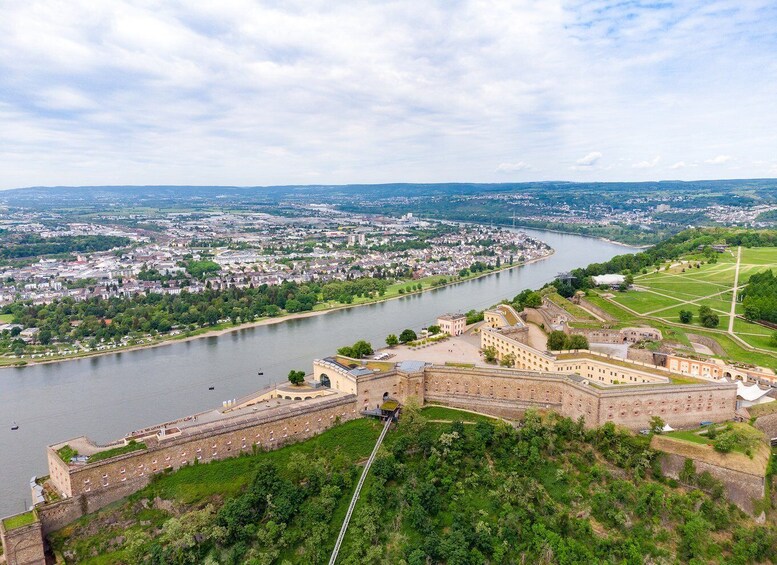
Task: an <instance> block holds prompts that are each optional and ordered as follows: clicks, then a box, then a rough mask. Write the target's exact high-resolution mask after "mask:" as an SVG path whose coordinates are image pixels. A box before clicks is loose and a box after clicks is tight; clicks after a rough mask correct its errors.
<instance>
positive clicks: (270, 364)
mask: <svg viewBox="0 0 777 565" xmlns="http://www.w3.org/2000/svg"><path fill="white" fill-rule="evenodd" d="M523 231H526V232H527V233H528V234H529V235H531V236H533V237H535V238H537V239H541V240H543V241H545V242H547V243H548V244H549V245H550V246H551V247H553V249H555V254H554V255H553V256H551V257H550V258H548V259H546V260H543V261H539V262H537V263H532V264H530V265H525V266H521V267H516V268H514V269H511V270H508V271H502V272H500V273H496V274H493V275H490V276H487V277H483V278H480V279H477V280H473V281H468V282H464V283H461V284H458V285H453V286H449V287H445V288H441V289H436V290H431V291H426V292H424V293H422V294H419V295H412V296H408V297H403V298H399V299H396V300H389V301H386V302H382V303H379V304H371V305H367V306H360V307H355V308H350V309H345V310H335V311H332V312H329V313H326V314H322V315H320V316H312V317H309V318H302V319H297V320H289V321H286V322H283V323H279V324H272V325H267V326H257V327H254V328H247V329H243V330H239V331H235V332H232V333H228V334H225V335H222V336H219V337H206V338H201V339H196V340H192V341H188V342H185V343H176V344H172V345H166V346H162V347H156V348H151V349H145V350H136V351H129V352H123V353H115V354H111V355H104V356H100V357H92V358H87V359H81V360H73V361H65V362H61V363H52V364H48V365H37V366H30V367H23V368H16V369H12V368H6V369H0V516H5V515H8V514H12V513H16V512H20V511H22V510H23V509H24V508H25V505H29V503H30V493H29V487H28V485H29V479H30V477H32V476H33V475H42V474H45V473H46V472H47V470H46V456H45V446H46V445H48V444H51V443H55V442H58V441H62V440H66V439H69V438H72V437H77V436H80V435H88V436H89V437H91V438H92V439H94V440H96V441H98V442H107V441H110V440H113V439H117V438H120V437H123V436H124V434H126V433H127V432H130V431H132V430H136V429H139V428H142V427H145V426H147V425H150V424H155V423H159V422H163V421H166V420H171V419H174V418H177V417H179V416H185V415H188V414H191V413H194V412H198V411H201V410H205V409H207V408H213V407H216V406H220V405H221V401H222V400H226V399H231V398H238V397H240V396H243V395H245V394H248V393H250V392H252V391H255V390H257V389H259V388H261V387H263V386H265V385H267V384H269V383H272V382H274V381H283V380H284V379H285V375H286V374H287V373H288V372H289V370H291V369H305V370H306V371H309V370H310V366H311V362H312V360H313V359H314V358H317V357H323V356H326V355H329V354H331V353H333V352H334V351H335V349H336V348H337V347H340V346H342V345H346V344H351V343H353V342H354V341H356V340H358V339H366V340H368V341H371V342H372V343H373V344H374V345H376V346H378V345H382V344H383V340H384V339H385V337H386V335H387V334H389V333H396V334H398V333H399V332H400V331H401V330H402V329H403V328H408V327H409V328H419V327H422V326H426V325H429V324H431V323H433V322H434V320H435V318H436V317H437V316H438V315H439V314H442V313H445V312H457V311H466V310H469V309H472V308H477V309H482V308H485V307H487V306H491V305H492V304H495V303H497V302H499V301H500V300H501V299H503V298H508V297H509V298H512V297H513V296H515V295H516V294H518V292H520V291H521V290H523V289H524V288H538V287H540V286H542V285H543V284H545V283H546V282H548V281H550V280H552V279H553V278H554V277H555V276H556V274H558V273H559V272H561V271H568V270H570V269H572V268H575V267H582V266H585V265H587V264H589V263H594V262H601V261H606V260H607V259H609V258H611V257H613V256H614V255H618V254H622V253H630V252H633V251H634V249H633V248H627V247H623V246H620V245H615V244H612V243H608V242H606V241H602V240H598V239H592V238H586V237H581V236H576V235H567V234H559V233H554V232H547V231H538V230H523ZM259 371H262V372H264V376H261V377H260V376H258V375H257V373H258V372H259ZM210 385H214V386H215V387H216V390H215V391H209V390H208V387H209V386H210ZM12 421H16V422H17V423H18V424H19V426H20V428H19V430H17V431H11V429H10V426H11V422H12Z"/></svg>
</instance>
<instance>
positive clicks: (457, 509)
mask: <svg viewBox="0 0 777 565" xmlns="http://www.w3.org/2000/svg"><path fill="white" fill-rule="evenodd" d="M446 421H447V423H445V422H446ZM379 433H380V425H379V424H378V423H377V422H374V421H370V420H365V419H360V420H354V421H351V422H347V423H345V424H341V425H340V426H336V427H334V428H333V429H331V430H329V431H327V432H324V433H323V434H321V435H319V436H316V437H315V438H313V439H311V440H308V441H306V442H303V443H300V444H296V445H292V446H290V447H287V448H284V449H281V450H278V451H272V452H268V453H256V454H254V455H245V456H242V457H237V458H234V459H228V460H223V461H216V462H212V463H209V464H205V465H192V466H188V467H184V468H183V469H181V470H179V471H177V472H175V473H171V474H164V475H162V476H159V477H157V479H156V480H155V481H154V483H153V484H152V485H151V486H149V487H147V488H146V489H144V490H143V491H140V492H139V493H137V494H135V495H133V496H132V497H130V498H129V499H127V500H126V501H124V502H122V503H120V504H118V505H112V506H110V507H108V508H106V509H104V510H102V511H100V513H99V514H97V515H90V516H86V517H85V518H83V519H81V520H79V521H78V522H76V523H75V524H73V525H71V526H68V527H67V528H65V529H64V530H62V531H61V532H59V533H57V534H55V535H54V536H53V539H52V544H53V547H54V549H55V550H56V551H57V552H59V553H60V554H61V555H63V556H65V558H66V559H67V562H68V563H76V562H81V561H88V560H89V559H91V558H94V556H97V555H99V556H100V557H99V563H133V564H135V563H137V564H147V565H161V564H165V565H175V564H184V563H235V564H237V563H248V564H259V563H266V564H270V563H279V564H286V563H288V564H296V563H300V564H302V563H304V564H321V563H326V562H327V560H328V559H329V555H330V553H331V551H332V548H333V546H334V542H335V538H336V536H337V532H338V531H339V529H340V525H341V523H342V520H343V517H344V515H345V511H346V508H347V506H348V502H349V500H350V495H351V492H352V491H353V488H354V486H355V483H356V481H357V480H358V477H359V473H360V471H361V467H360V466H359V465H358V463H359V462H360V461H363V459H364V458H365V457H366V456H367V455H368V454H369V453H370V450H371V448H372V444H373V442H374V441H375V438H376V437H377V435H378V434H379ZM649 442H650V438H648V437H645V436H639V435H637V436H635V435H633V434H631V433H630V432H626V431H623V430H619V429H617V428H616V427H615V426H613V425H612V423H609V424H607V425H605V426H603V427H602V428H599V429H595V430H586V429H584V428H583V426H582V423H581V422H575V421H572V420H569V419H566V418H561V417H559V416H557V415H555V414H549V415H547V416H544V417H541V416H540V415H539V414H538V413H536V412H533V411H529V412H528V413H527V414H526V417H525V419H524V421H523V422H522V425H521V426H520V427H517V428H516V427H513V426H510V425H508V424H505V423H503V422H498V421H496V420H493V419H490V418H486V417H484V416H479V415H474V414H469V413H463V412H458V411H454V410H450V409H447V408H441V407H431V408H427V409H424V410H422V411H420V412H419V411H418V409H417V408H415V407H413V406H408V407H405V409H404V410H403V414H402V418H401V419H400V422H399V425H398V427H397V428H396V429H394V430H392V431H391V432H390V433H389V434H388V436H387V437H386V440H385V442H384V444H383V447H382V448H381V450H380V452H379V453H378V457H377V458H376V460H375V462H374V464H373V466H372V468H371V470H370V474H369V475H368V478H367V481H366V482H365V485H364V488H363V490H362V492H361V496H360V498H359V501H358V504H357V506H356V509H355V511H354V513H353V517H352V519H351V522H350V526H349V529H348V532H347V535H346V537H345V540H344V543H343V545H342V548H341V550H340V554H339V558H338V563H340V564H343V565H373V564H374V565H379V564H383V563H397V564H405V565H429V564H449V565H470V564H471V565H486V564H513V563H516V564H517V563H527V564H528V563H544V564H560V565H573V564H574V565H576V564H580V563H592V564H593V563H611V564H619V565H621V564H626V565H644V564H646V563H667V564H668V563H698V564H702V563H704V564H706V563H725V564H730V565H745V564H757V563H770V562H772V560H773V559H774V556H775V555H777V529H776V528H775V526H774V524H773V522H772V521H771V518H768V519H767V523H766V524H764V525H759V524H756V523H755V522H754V521H753V520H752V519H751V518H749V517H748V516H746V515H744V514H743V513H742V512H741V511H740V510H738V509H737V508H736V507H735V506H733V505H732V504H729V503H727V502H726V501H725V498H724V497H723V496H722V494H723V487H722V485H721V484H720V483H719V482H717V481H716V480H715V479H713V478H712V477H711V476H710V475H709V473H700V474H697V473H696V470H695V468H694V466H693V465H686V469H684V471H683V473H682V484H680V483H678V482H677V481H674V480H670V479H666V478H664V477H662V476H661V475H660V465H659V464H658V459H657V455H658V454H657V453H656V452H655V451H653V450H651V449H650V447H649ZM89 562H97V561H89Z"/></svg>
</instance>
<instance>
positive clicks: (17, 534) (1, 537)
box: [0, 520, 46, 565]
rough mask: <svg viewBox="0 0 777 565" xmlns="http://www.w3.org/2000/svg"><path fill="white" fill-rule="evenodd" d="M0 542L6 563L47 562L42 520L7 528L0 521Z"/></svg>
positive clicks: (21, 564) (23, 564)
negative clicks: (10, 528)
mask: <svg viewBox="0 0 777 565" xmlns="http://www.w3.org/2000/svg"><path fill="white" fill-rule="evenodd" d="M0 542H2V544H3V550H4V555H3V557H5V563H6V565H42V564H44V563H46V556H45V554H44V550H43V548H44V546H43V532H42V530H41V522H40V521H38V520H36V521H35V522H33V523H32V524H29V525H27V526H22V527H21V528H14V529H13V530H10V531H8V530H6V529H5V526H4V525H3V524H2V522H0Z"/></svg>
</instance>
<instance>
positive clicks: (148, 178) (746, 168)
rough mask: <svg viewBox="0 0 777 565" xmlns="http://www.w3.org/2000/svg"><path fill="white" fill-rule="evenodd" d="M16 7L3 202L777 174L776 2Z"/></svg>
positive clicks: (10, 4)
mask: <svg viewBox="0 0 777 565" xmlns="http://www.w3.org/2000/svg"><path fill="white" fill-rule="evenodd" d="M0 10H1V11H0V188H12V187H22V186H47V185H109V184H113V185H115V184H121V185H125V184H145V185H156V184H176V185H238V186H247V185H248V186H255V185H279V184H347V183H381V182H521V181H534V180H573V181H640V180H661V179H685V180H691V179H714V178H752V177H777V31H775V30H777V2H774V0H763V1H760V0H733V1H716V0H701V1H692V0H689V1H681V2H663V1H660V0H656V1H653V2H642V1H638V0H615V1H612V2H602V1H598V0H590V1H570V2H559V1H556V0H536V1H520V0H515V1H507V2H503V1H499V0H492V1H487V0H483V1H470V2H468V1H459V0H443V1H439V2H432V1H423V0H410V1H405V0H385V1H376V2H363V1H359V0H351V1H349V2H344V1H338V0H324V1H319V0H301V1H295V0H283V1H280V0H278V1H266V2H254V1H248V0H218V1H210V0H197V1H196V2H191V1H188V0H186V1H180V2H178V1H167V2H151V1H142V0H138V1H125V0H104V1H100V2H94V1H93V0H84V1H81V0H41V1H37V0H5V1H4V2H3V3H2V8H1V9H0Z"/></svg>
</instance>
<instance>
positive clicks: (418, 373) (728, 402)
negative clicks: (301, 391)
mask: <svg viewBox="0 0 777 565" xmlns="http://www.w3.org/2000/svg"><path fill="white" fill-rule="evenodd" d="M534 351H535V352H536V350H534ZM536 353H537V354H538V355H540V357H539V359H541V360H542V366H541V367H540V368H539V370H525V369H514V368H496V367H472V368H469V367H453V366H441V365H432V364H428V363H423V362H415V361H409V362H407V361H406V362H401V363H397V364H396V365H394V366H393V368H391V369H388V370H382V369H377V368H375V369H370V368H368V367H367V366H366V364H362V365H359V366H357V367H348V366H345V365H343V364H341V363H339V362H338V361H337V360H336V359H334V358H327V359H321V360H316V361H314V363H313V375H314V378H316V379H318V380H319V384H320V383H321V382H325V383H326V386H327V387H328V390H329V391H330V393H331V396H330V397H326V396H318V397H313V395H311V398H309V399H308V400H305V399H302V400H298V401H293V400H291V401H288V403H287V404H282V405H281V403H282V402H287V401H286V400H280V399H278V398H279V397H276V398H275V399H274V400H272V401H268V400H267V399H266V395H259V396H257V397H256V398H263V399H264V400H262V402H265V403H268V404H266V405H265V408H264V409H258V408H257V406H254V405H252V403H251V402H250V401H246V402H241V403H236V406H235V408H233V409H225V410H223V411H220V412H219V414H221V416H219V417H217V419H215V420H213V421H209V420H208V419H207V415H205V416H202V417H201V420H200V421H197V418H194V420H195V421H192V419H191V418H192V417H189V418H186V419H182V420H180V421H176V422H173V423H172V424H175V425H171V423H168V424H164V425H159V426H154V427H150V428H146V429H145V430H141V431H139V432H135V433H133V434H130V435H128V436H127V437H126V438H125V440H124V442H127V441H128V440H129V439H130V438H131V439H133V440H136V441H139V442H143V443H144V444H145V446H146V448H145V449H140V450H137V451H131V452H129V453H124V454H120V455H116V456H113V457H110V458H107V459H104V460H102V461H94V462H91V463H90V462H88V461H86V462H81V463H79V462H77V461H76V462H65V461H63V460H62V458H61V457H60V455H59V453H58V452H57V450H58V449H60V448H61V447H62V446H64V445H65V444H69V442H61V443H58V444H55V445H52V446H49V447H48V448H47V456H48V462H49V474H50V479H49V481H50V485H51V486H53V487H54V488H55V489H56V490H57V491H58V492H59V493H60V495H61V496H62V497H63V499H62V500H60V501H57V502H53V503H42V504H39V505H37V506H36V511H37V513H38V516H39V520H40V528H41V531H42V533H43V534H48V533H50V532H52V531H56V530H58V529H60V528H62V527H64V526H65V525H67V524H68V523H70V522H72V521H73V520H76V519H77V518H79V517H81V516H83V515H85V514H87V513H90V512H94V511H96V510H98V509H100V508H102V507H104V506H106V505H107V504H110V503H111V502H114V501H116V500H119V499H121V498H124V497H126V496H128V495H130V494H132V493H134V492H136V491H138V490H140V489H141V488H143V487H144V486H146V485H147V484H148V483H149V481H150V480H151V479H152V477H153V476H154V475H155V474H157V473H160V472H163V471H165V470H175V469H179V468H180V467H182V466H184V465H190V464H194V463H195V462H202V463H206V462H208V461H213V460H217V459H224V458H228V457H234V456H237V455H240V454H241V453H252V452H254V451H256V450H258V449H262V450H271V449H275V448H277V447H280V446H282V445H285V444H287V443H291V442H296V441H300V440H303V439H307V438H309V437H312V436H314V435H316V434H318V433H320V432H322V431H324V430H326V429H328V428H330V427H331V426H333V425H334V424H335V423H336V422H340V421H346V420H350V419H352V418H357V417H360V415H361V413H362V411H365V410H373V409H374V408H376V407H378V406H380V405H381V403H382V402H384V401H385V400H386V399H387V398H394V399H397V400H399V401H401V402H405V401H407V400H408V399H409V398H411V397H415V398H417V399H418V401H419V402H420V403H422V404H423V403H427V402H435V403H440V404H446V405H450V406H453V407H462V408H467V409H475V410H477V411H480V412H483V413H487V414H493V415H496V416H503V417H508V418H515V417H518V416H520V415H521V414H522V413H523V412H525V411H526V410H527V409H529V408H532V407H535V408H539V409H546V410H554V411H557V412H559V413H560V414H561V415H563V416H567V417H570V418H573V419H577V418H580V417H582V418H583V419H584V421H585V425H586V426H587V427H595V426H600V425H602V424H604V423H605V422H613V423H615V424H618V425H622V426H625V427H628V428H631V429H634V430H636V429H641V428H645V427H648V423H649V421H650V418H651V417H652V416H654V415H657V416H660V417H661V418H663V419H664V420H665V421H666V422H667V423H668V424H670V425H671V426H672V427H675V428H683V427H695V426H697V425H698V424H699V422H701V421H707V420H709V421H723V420H729V419H731V418H733V417H734V413H735V409H736V385H735V384H733V383H725V382H709V383H702V384H693V385H672V384H669V383H668V380H667V381H666V382H663V381H661V382H655V381H646V380H642V379H641V378H639V375H641V374H642V371H641V370H640V369H638V368H634V369H632V371H633V373H632V377H633V378H634V379H635V380H634V381H632V382H633V383H634V384H631V385H623V384H621V385H612V384H609V383H608V382H601V381H598V380H597V377H601V378H602V379H605V375H603V374H598V375H597V374H596V373H594V372H593V369H594V368H596V369H597V370H602V371H608V373H607V375H606V377H607V378H608V379H611V380H612V378H614V377H615V376H616V375H617V376H619V378H620V379H623V376H622V375H621V373H619V372H618V371H624V370H626V368H624V367H618V366H614V365H613V366H609V365H607V364H606V363H604V364H601V363H599V362H598V361H597V360H596V359H594V360H591V359H586V358H585V357H577V358H575V357H570V358H565V359H561V360H560V362H561V364H560V365H558V364H552V362H551V361H552V360H553V359H554V358H553V356H551V355H549V354H543V353H541V352H536ZM592 361H593V362H594V364H593V365H592V364H591V363H592ZM535 365H536V366H538V367H539V365H540V363H536V364H535ZM381 366H385V364H384V365H381ZM545 367H549V368H552V369H557V368H558V367H563V368H564V372H560V371H558V370H556V371H553V370H550V371H549V370H547V369H545ZM610 372H612V373H610ZM588 373H590V374H591V375H593V376H587V374H588ZM621 382H628V381H627V380H626V379H623V380H622V381H621ZM276 403H277V404H278V406H276V405H275V404H276ZM230 410H235V412H234V414H233V413H231V412H230ZM254 410H258V411H256V412H254ZM202 420H204V421H202ZM88 441H89V440H87V439H86V438H75V439H74V440H70V442H71V443H73V444H78V443H79V442H80V443H81V444H82V445H83V444H85V442H88Z"/></svg>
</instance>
